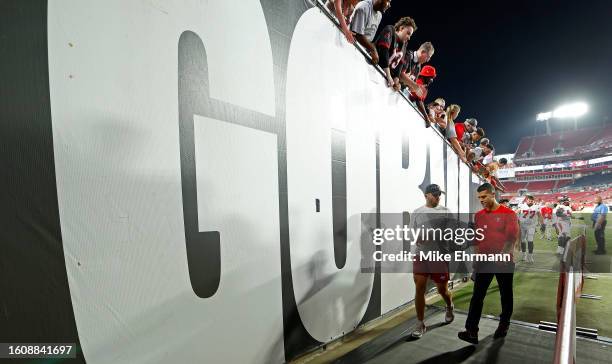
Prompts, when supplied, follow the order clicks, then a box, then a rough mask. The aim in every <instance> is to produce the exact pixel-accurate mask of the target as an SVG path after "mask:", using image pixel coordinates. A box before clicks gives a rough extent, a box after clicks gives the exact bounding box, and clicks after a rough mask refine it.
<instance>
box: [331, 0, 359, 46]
mask: <svg viewBox="0 0 612 364" xmlns="http://www.w3.org/2000/svg"><path fill="white" fill-rule="evenodd" d="M334 10H335V13H336V18H337V19H338V23H340V29H341V30H342V33H344V36H345V37H346V40H347V41H348V42H349V43H351V44H353V43H355V38H354V37H353V32H351V30H350V29H349V27H348V25H347V24H346V19H345V18H344V14H343V12H342V0H334Z"/></svg>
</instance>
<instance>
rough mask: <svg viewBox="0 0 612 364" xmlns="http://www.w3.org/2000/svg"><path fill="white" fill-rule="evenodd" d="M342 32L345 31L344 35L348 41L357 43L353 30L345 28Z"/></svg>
mask: <svg viewBox="0 0 612 364" xmlns="http://www.w3.org/2000/svg"><path fill="white" fill-rule="evenodd" d="M342 33H344V37H345V38H346V41H347V42H349V43H350V44H353V43H355V37H353V32H351V30H350V29H349V28H346V29H343V30H342Z"/></svg>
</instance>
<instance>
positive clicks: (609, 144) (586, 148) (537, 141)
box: [515, 125, 612, 162]
mask: <svg viewBox="0 0 612 364" xmlns="http://www.w3.org/2000/svg"><path fill="white" fill-rule="evenodd" d="M557 148H559V150H560V151H562V152H560V153H561V155H574V154H575V155H580V154H583V153H587V152H592V151H596V150H599V149H602V148H612V125H608V126H605V127H597V128H589V129H581V130H574V131H563V132H556V133H552V134H551V135H538V136H529V137H524V138H522V139H521V141H520V142H519V145H518V147H517V149H516V152H515V155H516V157H515V161H517V162H521V160H524V159H533V158H538V157H540V158H541V157H554V156H555V155H556V154H555V152H554V151H555V149H557ZM527 152H531V155H530V156H527V154H526V153H527Z"/></svg>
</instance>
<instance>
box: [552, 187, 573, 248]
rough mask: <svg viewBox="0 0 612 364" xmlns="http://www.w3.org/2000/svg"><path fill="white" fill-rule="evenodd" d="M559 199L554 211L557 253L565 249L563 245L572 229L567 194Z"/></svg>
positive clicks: (570, 210) (568, 238)
mask: <svg viewBox="0 0 612 364" xmlns="http://www.w3.org/2000/svg"><path fill="white" fill-rule="evenodd" d="M560 201H561V203H560V204H559V205H558V206H557V209H556V210H555V212H554V214H555V216H556V217H557V229H558V234H559V237H558V238H557V244H558V246H557V254H563V252H564V251H565V245H566V244H567V242H568V241H569V240H570V234H571V231H572V208H571V207H570V199H569V197H567V196H563V197H562V198H561V200H560Z"/></svg>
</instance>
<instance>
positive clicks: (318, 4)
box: [315, 0, 483, 181]
mask: <svg viewBox="0 0 612 364" xmlns="http://www.w3.org/2000/svg"><path fill="white" fill-rule="evenodd" d="M315 4H316V7H317V8H319V10H320V11H321V12H323V14H325V16H327V18H328V19H329V20H330V21H331V22H332V23H333V24H334V25H335V26H336V28H337V29H338V30H339V31H340V30H341V29H340V23H338V20H337V19H336V17H335V16H334V15H333V14H330V13H329V11H328V9H327V8H326V7H325V4H324V3H323V2H322V0H315ZM340 33H342V32H340ZM353 46H354V47H355V48H357V50H358V51H359V52H360V53H361V54H362V55H363V56H364V57H366V59H368V60H369V61H370V63H371V61H372V57H370V54H369V53H368V52H367V51H366V50H365V49H364V48H363V46H361V44H359V43H358V42H357V41H355V43H354V44H353ZM372 67H374V69H375V70H376V71H378V73H379V74H380V76H381V77H383V78H384V79H386V76H385V72H384V71H383V69H382V68H381V67H380V66H379V65H374V64H372ZM398 94H399V95H400V96H401V97H402V98H403V99H404V100H406V102H407V103H408V105H410V107H412V108H413V109H414V110H415V111H416V112H417V114H419V115H420V116H421V117H422V116H423V115H422V114H421V112H420V111H419V109H417V107H416V106H414V104H413V103H412V102H411V101H410V100H409V99H408V97H407V96H406V95H404V93H403V92H398ZM423 120H424V121H425V118H423ZM429 129H431V130H432V131H433V132H434V133H436V135H438V137H439V138H440V139H442V141H443V142H444V143H445V144H446V145H447V146H448V147H450V148H451V149H452V150H453V151H454V150H455V149H454V148H453V145H452V144H451V143H450V142H449V141H448V139H446V138H445V137H444V135H442V133H441V132H440V131H439V130H438V129H437V128H429ZM455 154H457V153H456V152H455ZM457 157H459V156H458V155H457ZM457 159H458V161H459V163H463V164H465V165H466V166H467V167H468V168H469V170H470V173H474V172H473V171H472V167H471V166H470V165H469V164H467V163H465V162H463V161H462V160H461V158H457ZM475 174H476V173H475ZM476 176H478V178H479V179H480V180H481V181H482V180H483V178H482V176H480V175H479V174H476Z"/></svg>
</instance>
